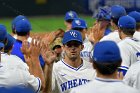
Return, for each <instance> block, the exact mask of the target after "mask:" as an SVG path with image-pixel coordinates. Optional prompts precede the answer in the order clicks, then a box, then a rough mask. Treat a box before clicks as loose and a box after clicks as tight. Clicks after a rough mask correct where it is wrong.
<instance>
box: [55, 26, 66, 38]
mask: <svg viewBox="0 0 140 93" xmlns="http://www.w3.org/2000/svg"><path fill="white" fill-rule="evenodd" d="M64 33H65V31H64V30H63V29H61V28H59V29H58V30H57V31H55V36H56V38H57V37H63V36H64Z"/></svg>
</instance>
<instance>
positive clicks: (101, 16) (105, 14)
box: [95, 8, 111, 21]
mask: <svg viewBox="0 0 140 93" xmlns="http://www.w3.org/2000/svg"><path fill="white" fill-rule="evenodd" d="M109 13H110V8H100V10H99V12H98V13H97V15H96V17H95V18H96V19H97V20H107V21H110V20H111V16H110V14H109Z"/></svg>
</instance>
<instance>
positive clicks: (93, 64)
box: [92, 61, 96, 69]
mask: <svg viewBox="0 0 140 93" xmlns="http://www.w3.org/2000/svg"><path fill="white" fill-rule="evenodd" d="M92 66H93V68H94V69H96V65H95V62H94V61H93V62H92Z"/></svg>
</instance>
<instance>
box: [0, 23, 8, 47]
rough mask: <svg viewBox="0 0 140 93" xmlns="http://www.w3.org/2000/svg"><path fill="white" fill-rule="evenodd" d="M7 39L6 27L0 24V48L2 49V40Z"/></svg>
mask: <svg viewBox="0 0 140 93" xmlns="http://www.w3.org/2000/svg"><path fill="white" fill-rule="evenodd" d="M6 38H7V30H6V27H5V26H4V25H2V24H0V47H4V40H5V39H6Z"/></svg>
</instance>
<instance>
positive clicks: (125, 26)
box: [118, 16, 140, 74]
mask: <svg viewBox="0 0 140 93" xmlns="http://www.w3.org/2000/svg"><path fill="white" fill-rule="evenodd" d="M118 27H119V30H118V32H119V36H120V38H121V39H122V41H121V42H119V43H118V46H119V48H120V52H121V56H122V65H121V67H120V69H122V70H123V72H124V74H125V73H126V71H127V69H128V68H129V67H130V66H131V65H132V64H133V63H135V62H136V61H138V60H140V59H139V51H140V41H139V40H138V39H136V38H133V34H134V33H135V30H136V21H135V19H134V18H132V17H130V16H122V17H120V19H119V21H118Z"/></svg>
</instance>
